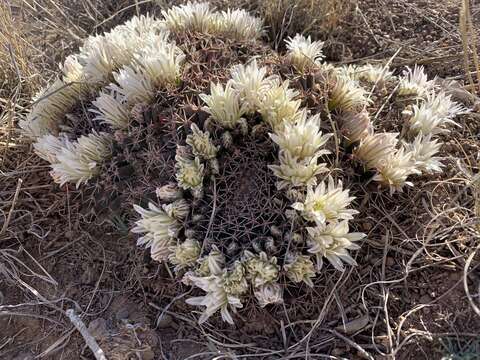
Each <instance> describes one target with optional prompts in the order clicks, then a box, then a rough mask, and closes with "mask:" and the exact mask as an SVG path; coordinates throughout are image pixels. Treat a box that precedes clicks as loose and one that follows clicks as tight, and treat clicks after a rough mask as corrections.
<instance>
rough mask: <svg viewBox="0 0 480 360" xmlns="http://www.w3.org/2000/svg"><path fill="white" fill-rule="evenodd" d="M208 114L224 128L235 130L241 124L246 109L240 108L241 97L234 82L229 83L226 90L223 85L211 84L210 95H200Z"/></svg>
mask: <svg viewBox="0 0 480 360" xmlns="http://www.w3.org/2000/svg"><path fill="white" fill-rule="evenodd" d="M200 99H202V100H203V101H204V102H205V104H207V106H206V107H204V110H205V111H206V112H208V113H209V114H210V115H211V116H212V118H213V120H215V122H216V123H217V124H218V125H220V126H221V127H223V128H226V129H233V128H235V126H237V124H238V123H239V121H240V119H241V118H242V115H243V114H244V109H243V108H241V107H240V102H239V96H238V94H237V92H236V91H234V89H233V87H232V82H231V81H229V82H227V85H226V86H225V88H224V87H223V85H222V84H213V83H212V84H211V86H210V95H206V94H200Z"/></svg>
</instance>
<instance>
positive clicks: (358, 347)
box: [328, 330, 374, 360]
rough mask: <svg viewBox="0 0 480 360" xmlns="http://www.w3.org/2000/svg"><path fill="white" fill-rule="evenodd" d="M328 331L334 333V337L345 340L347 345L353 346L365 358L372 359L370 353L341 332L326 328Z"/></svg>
mask: <svg viewBox="0 0 480 360" xmlns="http://www.w3.org/2000/svg"><path fill="white" fill-rule="evenodd" d="M328 331H329V332H331V333H332V334H333V335H335V336H336V337H338V338H339V339H341V340H343V341H345V342H346V343H347V344H348V345H350V346H353V347H354V348H355V349H357V350H358V351H359V352H360V353H361V354H362V355H363V356H364V357H365V358H367V359H369V360H374V358H373V356H372V355H370V354H369V353H368V352H367V351H366V350H365V349H364V348H362V347H361V346H360V345H358V344H357V343H356V342H355V341H353V340H352V339H349V338H348V337H346V336H343V335H342V334H340V333H339V332H338V331H336V330H328Z"/></svg>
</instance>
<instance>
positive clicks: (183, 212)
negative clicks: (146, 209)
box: [162, 199, 190, 221]
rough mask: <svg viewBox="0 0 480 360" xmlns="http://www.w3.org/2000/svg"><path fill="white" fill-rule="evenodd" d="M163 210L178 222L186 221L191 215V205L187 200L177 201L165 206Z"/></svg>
mask: <svg viewBox="0 0 480 360" xmlns="http://www.w3.org/2000/svg"><path fill="white" fill-rule="evenodd" d="M162 209H163V210H164V211H165V212H166V213H167V214H168V216H171V217H173V218H175V219H177V220H181V221H183V220H185V219H186V218H187V216H188V214H189V213H190V205H189V203H188V201H187V200H185V199H178V200H175V201H174V202H173V203H171V204H163V205H162Z"/></svg>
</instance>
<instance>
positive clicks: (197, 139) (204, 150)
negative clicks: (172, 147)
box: [186, 124, 218, 160]
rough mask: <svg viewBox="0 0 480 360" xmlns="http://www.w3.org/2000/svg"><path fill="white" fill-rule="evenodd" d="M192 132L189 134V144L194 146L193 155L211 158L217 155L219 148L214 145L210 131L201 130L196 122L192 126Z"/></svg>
mask: <svg viewBox="0 0 480 360" xmlns="http://www.w3.org/2000/svg"><path fill="white" fill-rule="evenodd" d="M190 129H191V130H192V134H190V135H188V136H187V140H186V142H187V144H188V145H190V146H191V147H192V152H193V155H195V156H198V157H200V158H201V159H205V160H210V159H213V158H215V156H217V151H218V148H217V147H216V146H215V145H213V142H212V139H210V133H209V132H208V131H207V132H203V131H201V130H200V129H199V128H198V126H197V125H196V124H192V125H191V126H190Z"/></svg>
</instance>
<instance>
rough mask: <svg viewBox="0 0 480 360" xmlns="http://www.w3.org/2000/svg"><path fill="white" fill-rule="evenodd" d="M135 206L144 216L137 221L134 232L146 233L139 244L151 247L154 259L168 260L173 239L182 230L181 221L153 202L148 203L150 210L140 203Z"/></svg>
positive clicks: (139, 240) (159, 260)
mask: <svg viewBox="0 0 480 360" xmlns="http://www.w3.org/2000/svg"><path fill="white" fill-rule="evenodd" d="M133 208H134V209H135V211H136V212H137V213H139V214H140V215H141V217H142V218H141V219H140V220H138V221H136V222H135V227H134V228H133V229H132V232H133V233H135V234H144V235H143V236H142V237H140V238H139V239H138V241H137V245H139V246H145V247H146V248H150V253H151V257H152V259H153V260H155V261H158V262H163V261H166V260H167V259H168V257H169V255H170V254H171V249H172V245H173V239H174V238H175V237H176V236H177V234H178V232H179V231H180V223H179V222H178V221H177V220H176V219H174V218H173V217H171V216H169V215H168V214H167V213H166V212H165V211H164V210H163V209H161V208H159V207H157V206H155V205H154V204H152V203H149V204H148V210H147V209H143V208H142V207H140V206H138V205H133Z"/></svg>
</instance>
